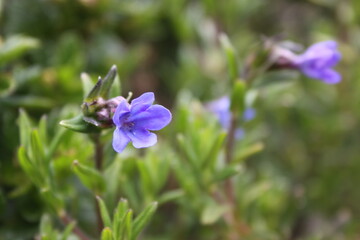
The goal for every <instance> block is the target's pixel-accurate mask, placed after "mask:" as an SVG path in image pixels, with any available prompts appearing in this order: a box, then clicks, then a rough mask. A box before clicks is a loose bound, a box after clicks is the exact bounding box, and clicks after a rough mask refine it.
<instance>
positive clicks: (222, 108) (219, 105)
mask: <svg viewBox="0 0 360 240" xmlns="http://www.w3.org/2000/svg"><path fill="white" fill-rule="evenodd" d="M206 108H207V109H208V110H209V111H210V112H212V113H214V114H215V115H216V117H217V118H218V120H219V122H220V125H221V126H222V127H223V128H224V129H226V130H228V129H229V128H230V122H231V111H230V98H229V97H228V96H224V97H221V98H219V99H217V100H214V101H211V102H209V103H208V104H207V105H206ZM255 114H256V111H255V110H254V109H252V108H247V109H246V110H245V111H244V112H243V116H242V117H243V119H244V120H245V121H250V120H252V119H253V118H254V117H255ZM239 131H242V130H241V129H239Z"/></svg>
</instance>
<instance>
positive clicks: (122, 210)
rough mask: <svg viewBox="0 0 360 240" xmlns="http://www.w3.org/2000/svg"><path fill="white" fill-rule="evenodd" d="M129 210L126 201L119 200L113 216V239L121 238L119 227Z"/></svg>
mask: <svg viewBox="0 0 360 240" xmlns="http://www.w3.org/2000/svg"><path fill="white" fill-rule="evenodd" d="M128 210H129V203H128V201H127V200H126V199H123V198H122V199H120V201H119V203H118V205H117V207H116V209H115V214H114V221H113V230H114V236H115V239H120V237H121V227H122V225H123V221H124V218H125V215H126V213H127V211H128Z"/></svg>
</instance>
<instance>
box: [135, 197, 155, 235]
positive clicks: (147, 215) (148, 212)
mask: <svg viewBox="0 0 360 240" xmlns="http://www.w3.org/2000/svg"><path fill="white" fill-rule="evenodd" d="M157 206H158V203H157V202H153V203H151V204H150V205H149V206H147V207H146V208H145V209H144V211H142V212H141V213H140V214H139V216H137V217H136V219H135V221H134V225H133V234H134V238H136V237H137V236H138V235H139V233H140V232H141V231H142V230H143V228H144V227H145V225H146V224H147V223H148V222H149V221H150V219H151V217H152V216H153V215H154V213H155V211H156V209H157Z"/></svg>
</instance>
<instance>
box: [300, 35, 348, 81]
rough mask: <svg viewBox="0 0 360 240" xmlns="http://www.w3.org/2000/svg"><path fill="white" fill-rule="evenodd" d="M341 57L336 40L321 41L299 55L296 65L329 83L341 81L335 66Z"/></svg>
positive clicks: (309, 74)
mask: <svg viewBox="0 0 360 240" xmlns="http://www.w3.org/2000/svg"><path fill="white" fill-rule="evenodd" d="M340 59H341V54H340V52H339V51H338V50H337V43H336V42H335V41H325V42H319V43H316V44H314V45H312V46H311V47H309V48H308V49H307V50H306V51H305V53H303V54H301V55H299V56H298V57H297V60H296V63H295V65H296V66H297V68H299V69H300V70H301V71H302V72H303V73H304V74H305V75H307V76H308V77H311V78H316V79H319V80H322V81H324V82H325V83H328V84H335V83H338V82H340V81H341V76H340V74H339V73H338V72H336V71H334V70H333V69H332V67H334V66H335V65H336V64H337V63H338V62H339V61H340Z"/></svg>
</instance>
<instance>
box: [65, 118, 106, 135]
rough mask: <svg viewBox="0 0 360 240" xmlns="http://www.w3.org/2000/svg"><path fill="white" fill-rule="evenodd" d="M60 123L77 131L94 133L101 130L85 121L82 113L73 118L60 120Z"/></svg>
mask: <svg viewBox="0 0 360 240" xmlns="http://www.w3.org/2000/svg"><path fill="white" fill-rule="evenodd" d="M60 125H61V126H63V127H66V128H68V129H70V130H73V131H75V132H82V133H92V132H99V131H100V130H99V128H97V127H96V126H94V125H92V124H90V123H88V122H85V121H84V119H83V116H82V115H78V116H76V117H74V118H71V119H67V120H62V121H60Z"/></svg>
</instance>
